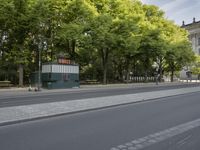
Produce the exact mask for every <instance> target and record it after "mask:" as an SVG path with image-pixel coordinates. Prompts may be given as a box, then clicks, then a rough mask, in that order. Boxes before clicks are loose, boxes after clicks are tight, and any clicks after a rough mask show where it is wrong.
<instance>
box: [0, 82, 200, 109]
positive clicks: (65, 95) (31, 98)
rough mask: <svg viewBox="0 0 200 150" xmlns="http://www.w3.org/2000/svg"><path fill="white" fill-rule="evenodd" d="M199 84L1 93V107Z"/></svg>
mask: <svg viewBox="0 0 200 150" xmlns="http://www.w3.org/2000/svg"><path fill="white" fill-rule="evenodd" d="M195 86H199V83H197V84H183V85H167V86H149V87H121V88H120V87H119V88H100V89H98V88H96V89H87V90H82V89H80V90H79V89H74V91H73V90H72V91H68V92H66V91H61V92H59V91H56V92H54V91H52V92H51V91H50V92H47V93H43V92H36V93H35V92H34V93H33V92H30V93H29V92H28V91H27V92H26V93H21V94H20V93H17V94H16V93H11V92H8V93H6V94H4V93H1V94H0V107H9V106H19V105H30V104H38V103H49V102H56V101H67V100H77V99H85V98H94V97H105V96H112V95H123V94H134V93H141V92H150V91H158V90H167V89H177V88H186V87H195Z"/></svg>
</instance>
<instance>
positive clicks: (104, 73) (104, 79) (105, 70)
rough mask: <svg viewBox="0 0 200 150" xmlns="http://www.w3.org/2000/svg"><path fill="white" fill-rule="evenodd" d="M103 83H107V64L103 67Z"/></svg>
mask: <svg viewBox="0 0 200 150" xmlns="http://www.w3.org/2000/svg"><path fill="white" fill-rule="evenodd" d="M103 84H107V66H104V69H103Z"/></svg>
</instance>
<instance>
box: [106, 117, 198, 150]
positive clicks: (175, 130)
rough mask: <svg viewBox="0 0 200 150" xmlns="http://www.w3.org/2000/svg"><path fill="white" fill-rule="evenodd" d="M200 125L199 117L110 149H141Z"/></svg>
mask: <svg viewBox="0 0 200 150" xmlns="http://www.w3.org/2000/svg"><path fill="white" fill-rule="evenodd" d="M199 126H200V119H197V120H194V121H191V122H187V123H184V124H181V125H178V126H175V127H172V128H169V129H166V130H163V131H160V132H157V133H154V134H150V135H148V136H145V137H143V138H139V139H135V140H132V141H130V142H127V143H125V144H121V145H119V146H116V147H112V148H111V149H110V150H140V149H143V148H145V147H148V146H150V145H153V144H155V143H159V142H161V141H164V140H166V139H169V138H171V137H173V136H176V135H179V134H182V133H184V132H187V131H189V130H191V129H194V128H196V127H199Z"/></svg>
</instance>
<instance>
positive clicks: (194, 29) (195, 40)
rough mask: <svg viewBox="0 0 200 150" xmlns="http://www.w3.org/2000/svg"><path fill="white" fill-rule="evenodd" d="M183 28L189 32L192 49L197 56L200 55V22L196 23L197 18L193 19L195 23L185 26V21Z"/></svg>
mask: <svg viewBox="0 0 200 150" xmlns="http://www.w3.org/2000/svg"><path fill="white" fill-rule="evenodd" d="M182 28H184V29H186V30H187V31H188V32H189V40H190V41H191V43H192V49H193V51H194V52H195V54H198V55H200V21H196V20H195V18H193V22H192V23H190V24H185V22H184V21H183V24H182Z"/></svg>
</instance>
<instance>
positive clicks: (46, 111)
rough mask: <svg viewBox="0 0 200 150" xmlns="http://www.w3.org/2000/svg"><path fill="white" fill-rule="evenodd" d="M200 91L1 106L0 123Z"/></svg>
mask: <svg viewBox="0 0 200 150" xmlns="http://www.w3.org/2000/svg"><path fill="white" fill-rule="evenodd" d="M192 92H200V87H192V88H182V89H176V90H174V89H173V90H163V91H153V92H144V93H137V94H128V95H117V96H108V97H98V98H88V99H82V100H76V101H73V100H72V101H64V102H52V103H45V104H33V105H27V106H14V107H5V108H0V125H1V126H2V125H8V124H12V123H18V122H22V121H28V120H33V119H39V118H45V117H50V116H57V115H63V114H68V113H75V112H81V111H87V110H93V109H99V108H105V107H111V106H117V105H123V104H129V103H135V102H142V101H147V100H152V99H157V98H162V97H168V96H175V95H180V94H187V93H192Z"/></svg>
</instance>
